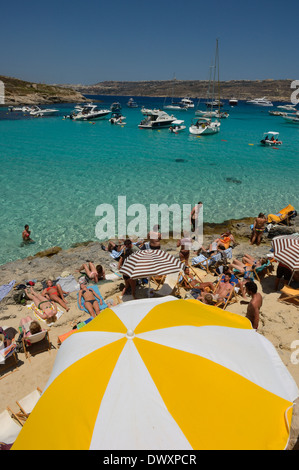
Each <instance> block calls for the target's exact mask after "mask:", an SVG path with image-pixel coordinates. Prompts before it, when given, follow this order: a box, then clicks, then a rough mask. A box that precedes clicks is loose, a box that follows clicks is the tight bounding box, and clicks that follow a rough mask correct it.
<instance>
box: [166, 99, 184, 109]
mask: <svg viewBox="0 0 299 470" xmlns="http://www.w3.org/2000/svg"><path fill="white" fill-rule="evenodd" d="M163 108H164V109H172V110H173V111H188V106H187V105H186V104H183V103H181V102H179V103H176V102H174V101H173V102H172V103H171V104H168V105H166V106H163Z"/></svg>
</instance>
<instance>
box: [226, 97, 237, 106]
mask: <svg viewBox="0 0 299 470" xmlns="http://www.w3.org/2000/svg"><path fill="white" fill-rule="evenodd" d="M228 104H229V105H230V106H232V107H233V106H237V105H238V100H237V98H231V99H230V100H229V101H228Z"/></svg>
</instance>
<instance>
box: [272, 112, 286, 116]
mask: <svg viewBox="0 0 299 470" xmlns="http://www.w3.org/2000/svg"><path fill="white" fill-rule="evenodd" d="M268 113H269V114H270V115H271V116H286V114H287V113H284V112H283V111H268Z"/></svg>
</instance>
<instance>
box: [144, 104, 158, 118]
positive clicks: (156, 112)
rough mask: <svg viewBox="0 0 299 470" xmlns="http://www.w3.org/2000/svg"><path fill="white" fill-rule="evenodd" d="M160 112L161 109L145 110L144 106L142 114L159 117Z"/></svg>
mask: <svg viewBox="0 0 299 470" xmlns="http://www.w3.org/2000/svg"><path fill="white" fill-rule="evenodd" d="M160 111H161V109H158V108H154V109H150V108H145V107H144V106H142V108H141V112H142V114H144V115H147V116H150V115H152V116H157V115H158V113H159V112H160Z"/></svg>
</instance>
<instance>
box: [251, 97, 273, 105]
mask: <svg viewBox="0 0 299 470" xmlns="http://www.w3.org/2000/svg"><path fill="white" fill-rule="evenodd" d="M246 104H254V105H256V106H273V104H272V103H271V101H270V100H267V98H266V97H265V96H264V97H263V98H255V99H253V100H248V101H246Z"/></svg>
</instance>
